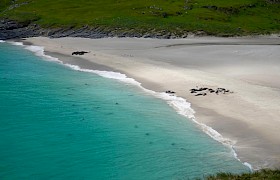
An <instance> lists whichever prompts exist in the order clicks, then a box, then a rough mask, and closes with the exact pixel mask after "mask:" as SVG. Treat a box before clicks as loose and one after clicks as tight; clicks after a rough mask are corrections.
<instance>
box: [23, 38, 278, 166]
mask: <svg viewBox="0 0 280 180" xmlns="http://www.w3.org/2000/svg"><path fill="white" fill-rule="evenodd" d="M206 39H207V38H206ZM221 39H224V38H213V39H212V38H210V41H211V42H212V41H214V42H215V41H220V40H221ZM103 40H104V39H103ZM192 40H193V41H194V42H195V43H197V44H199V43H200V41H205V38H204V39H203V38H202V39H200V38H198V39H192ZM231 40H232V39H231ZM233 40H234V39H233ZM52 41H53V42H52ZM65 41H66V42H65ZM69 41H70V43H69ZM71 41H72V43H71ZM95 41H98V43H96V42H95ZM101 41H102V39H101V40H88V39H80V38H77V39H75V38H63V39H47V38H31V39H28V40H27V42H31V43H32V44H34V45H39V46H43V47H45V49H46V51H48V52H54V53H60V54H64V55H66V56H67V57H72V56H69V54H70V52H71V51H75V50H79V49H80V50H92V51H91V53H89V54H86V55H84V56H81V57H79V58H78V59H79V60H77V59H75V58H76V57H75V58H74V59H75V60H74V59H72V58H70V61H72V62H71V63H70V62H67V61H64V63H65V62H66V63H69V64H72V63H74V64H75V63H78V64H76V65H78V66H84V67H81V68H85V67H86V69H93V68H97V69H98V68H101V69H102V68H108V69H110V68H111V69H113V70H115V71H118V72H121V73H124V74H126V75H127V76H128V77H132V78H133V79H136V80H137V81H138V82H140V83H141V84H142V86H143V87H144V88H146V89H151V90H153V91H156V92H165V91H166V90H175V91H176V92H177V93H176V94H177V96H179V97H183V98H184V99H186V100H187V101H188V102H191V104H192V108H193V109H194V110H195V111H196V112H197V113H196V120H197V121H198V122H199V123H203V124H206V125H207V126H210V127H213V128H214V129H215V130H216V131H218V132H219V133H221V134H222V135H223V137H225V138H226V139H231V140H233V142H235V144H234V149H235V150H236V152H237V154H238V158H239V159H241V161H242V162H249V163H250V164H252V166H253V168H254V169H260V168H265V167H279V156H278V155H279V154H280V153H279V151H277V149H276V148H277V147H278V146H277V145H278V144H277V143H279V139H278V138H275V137H274V136H275V135H277V133H276V132H277V131H276V132H274V134H273V135H274V136H269V137H267V136H268V135H267V134H264V132H262V131H261V132H259V131H256V130H260V129H258V128H256V127H253V128H252V127H250V128H248V127H246V126H248V125H250V126H252V124H250V122H248V121H246V120H244V119H243V118H244V117H242V116H241V117H240V116H234V115H233V114H232V113H230V112H228V111H230V108H224V105H228V104H230V103H234V102H238V101H239V103H240V101H241V100H242V103H240V104H242V105H243V107H241V108H240V107H234V108H236V109H234V110H235V112H236V111H241V110H242V109H243V108H246V107H249V108H250V107H252V102H250V100H252V99H250V96H249V98H247V99H246V98H245V99H243V98H240V94H238V93H239V91H240V90H244V88H240V87H238V88H237V90H236V88H235V86H236V85H230V84H229V83H226V82H227V81H230V82H231V83H233V84H239V85H241V87H242V86H247V87H249V88H253V90H255V93H256V92H257V93H260V92H263V91H262V90H263V89H262V88H268V87H266V86H260V87H258V85H253V84H248V83H247V82H244V81H240V80H239V79H236V78H235V77H234V78H233V77H225V76H224V75H222V76H221V75H220V74H217V73H213V72H212V69H210V71H208V70H207V71H205V70H204V69H203V68H202V69H201V68H197V67H195V68H193V67H183V64H184V62H181V61H180V57H177V61H176V63H177V64H176V63H175V65H174V64H171V63H172V62H169V61H168V60H166V59H167V58H170V57H166V56H164V57H163V58H164V60H163V61H162V59H163V58H162V57H161V56H160V55H158V54H153V53H152V52H151V51H150V52H148V53H147V54H148V55H151V54H152V55H153V57H152V58H151V57H147V56H146V57H145V56H144V57H143V56H139V54H137V52H136V53H135V51H140V52H142V53H143V52H144V51H145V52H146V51H149V48H151V49H152V50H154V48H155V47H160V46H163V49H164V51H165V50H167V51H168V50H170V48H171V51H173V52H174V51H175V53H174V54H175V55H176V54H177V53H180V51H179V52H178V51H177V49H174V46H171V45H174V44H178V43H177V42H166V41H168V40H154V39H145V40H143V39H140V40H139V39H122V40H120V39H114V38H111V39H105V40H104V41H106V42H107V41H108V42H107V43H110V44H111V45H109V46H108V45H106V44H105V45H104V44H101V45H98V44H99V43H100V42H101ZM118 41H121V42H118ZM126 41H128V42H126ZM131 41H132V42H131ZM136 41H140V42H136ZM146 41H147V42H146ZM154 41H160V42H154ZM171 41H172V40H171ZM174 41H176V40H174ZM177 41H179V43H181V41H184V40H177ZM208 41H209V39H208ZM211 42H210V43H211ZM114 43H115V44H114ZM187 43H188V42H187ZM212 43H213V42H212ZM77 44H78V45H79V49H78V48H77V47H75V46H76V45H77ZM119 44H122V45H123V46H124V48H123V49H122V48H120V49H119V48H118V49H117V50H115V49H116V47H117V45H119ZM139 44H140V45H139ZM151 44H152V47H149V46H151ZM170 44H171V45H170ZM245 44H246V43H245ZM247 44H248V43H247ZM255 44H256V42H255ZM65 45H68V46H69V47H65ZM90 45H91V46H94V48H92V47H91V46H90ZM204 45H205V46H194V45H193V44H190V45H189V46H190V47H191V48H194V47H195V48H198V49H199V48H201V47H209V46H208V45H207V43H205V44H204ZM253 45H254V42H253ZM88 46H89V47H90V48H91V49H85V48H87V47H88ZM133 46H135V47H136V48H135V47H133ZM182 46H184V47H185V45H182ZM213 46H215V45H213ZM229 46H238V45H229ZM259 46H261V45H259ZM272 46H273V45H272ZM274 46H276V47H277V45H274ZM97 47H101V48H100V49H97V50H96V48H97ZM75 48H77V49H75ZM102 48H103V49H102ZM106 48H107V49H106ZM114 48H115V49H114ZM127 48H128V49H129V50H126V49H127ZM161 48H162V47H160V48H157V49H161ZM176 48H178V46H177V47H176ZM276 49H277V48H276ZM119 51H121V52H119ZM128 52H130V53H134V54H132V55H131V54H128ZM149 53H150V54H149ZM160 53H163V52H162V50H161V51H160ZM181 53H182V50H181ZM194 53H195V54H196V51H194ZM219 53H220V52H219ZM49 54H50V53H49ZM174 54H173V55H174ZM171 55H172V53H171ZM54 57H56V56H55V55H54ZM157 58H158V60H155V59H157ZM165 58H166V59H165ZM68 61H69V59H68ZM79 63H80V64H79ZM96 64H98V66H96ZM90 65H91V66H92V67H91V68H88V67H89V66H90ZM179 65H182V67H181V66H179ZM191 65H192V66H195V64H191ZM135 67H137V68H135ZM99 70H100V69H99ZM162 76H164V77H162ZM205 79H206V80H205ZM257 83H260V82H257ZM221 84H226V85H227V88H229V89H231V90H233V91H234V92H236V93H234V94H231V95H226V96H224V97H221V98H220V99H218V100H217V98H218V97H213V96H212V95H211V96H210V95H209V96H206V97H193V96H191V95H190V94H189V93H188V92H187V91H188V89H190V88H191V87H195V85H199V86H200V87H201V86H210V87H219V86H220V85H221ZM276 84H277V83H276ZM255 86H257V88H256V87H255ZM169 87H172V89H169ZM277 87H278V84H277V85H276V89H277ZM254 88H255V89H254ZM259 91H260V92H259ZM271 92H273V91H271ZM278 92H279V91H277V92H273V93H274V95H279V94H278ZM246 93H247V94H248V92H246ZM246 93H245V95H246ZM241 95H244V94H241ZM248 95H251V94H250V93H249V94H248ZM276 97H277V96H276ZM251 98H252V97H251ZM268 98H271V97H268ZM236 100H238V101H236ZM258 100H259V99H258ZM276 100H277V98H276ZM207 102H208V103H207ZM209 102H210V104H211V103H213V104H215V106H216V107H215V108H212V107H211V105H209ZM243 103H244V104H243ZM245 103H247V104H245ZM268 104H269V103H268ZM268 104H266V107H267V106H268ZM253 105H256V104H253ZM276 105H278V104H277V103H276ZM217 107H218V108H217ZM221 107H223V108H222V109H221ZM211 108H212V109H211ZM253 108H255V109H253V112H247V113H246V114H245V115H252V113H255V112H256V111H254V110H259V109H258V108H259V107H253ZM275 108H276V109H277V107H275ZM225 109H226V112H221V110H225ZM262 110H263V109H262ZM251 111H252V110H251ZM263 111H264V110H263ZM264 112H265V111H264ZM269 113H271V112H269ZM274 113H276V112H274ZM277 115H278V114H277V113H276V116H277ZM232 116H233V117H232ZM243 116H244V115H243ZM271 117H273V116H271ZM251 120H252V119H251ZM272 120H273V121H275V119H272ZM223 121H226V122H223ZM278 123H279V122H276V128H277V127H279V124H278ZM262 124H263V122H262V121H259V122H258V124H257V125H262ZM274 127H275V126H274ZM262 129H263V128H262ZM271 130H274V131H275V129H273V127H270V129H269V131H271ZM235 131H237V132H238V133H236V132H235ZM255 131H256V132H255ZM244 133H245V135H243V134H244ZM266 133H267V132H266ZM275 133H276V134H275ZM240 134H241V135H240ZM268 134H270V132H268ZM248 135H249V136H248ZM254 136H256V137H257V138H253V137H254ZM250 138H251V139H250ZM273 138H274V139H273ZM267 140H269V141H271V142H273V143H274V144H273V143H272V145H271V144H270V143H266V142H267ZM257 141H259V142H257ZM268 145H269V146H268ZM274 146H275V147H274ZM266 147H268V148H266ZM271 150H272V151H271ZM250 151H251V153H250ZM252 152H254V153H252ZM256 156H261V157H256ZM273 157H274V158H273Z"/></svg>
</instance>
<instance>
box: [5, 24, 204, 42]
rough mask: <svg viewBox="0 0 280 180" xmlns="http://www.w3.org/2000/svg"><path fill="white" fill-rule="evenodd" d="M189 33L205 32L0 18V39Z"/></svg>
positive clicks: (158, 36) (170, 36)
mask: <svg viewBox="0 0 280 180" xmlns="http://www.w3.org/2000/svg"><path fill="white" fill-rule="evenodd" d="M189 35H196V36H205V35H207V34H206V33H205V32H202V31H198V32H195V33H189V32H180V34H176V33H174V32H173V33H171V32H168V31H157V30H156V29H150V30H146V31H145V32H144V31H143V32H138V31H137V30H136V29H122V28H106V27H95V28H94V27H88V26H84V27H82V28H79V29H77V28H72V27H69V28H42V27H40V26H39V25H37V24H34V23H29V24H28V23H18V22H16V21H12V20H8V19H2V20H0V40H7V39H19V38H28V37H36V36H45V37H50V38H61V37H84V38H92V39H97V38H106V37H138V38H140V37H143V38H159V39H174V38H186V37H187V36H189Z"/></svg>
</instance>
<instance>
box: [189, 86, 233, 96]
mask: <svg viewBox="0 0 280 180" xmlns="http://www.w3.org/2000/svg"><path fill="white" fill-rule="evenodd" d="M190 93H191V94H194V95H195V96H206V95H207V94H209V93H210V94H212V93H214V94H216V95H219V94H228V93H233V92H232V91H230V90H228V89H225V88H216V89H212V88H207V87H201V88H196V89H190Z"/></svg>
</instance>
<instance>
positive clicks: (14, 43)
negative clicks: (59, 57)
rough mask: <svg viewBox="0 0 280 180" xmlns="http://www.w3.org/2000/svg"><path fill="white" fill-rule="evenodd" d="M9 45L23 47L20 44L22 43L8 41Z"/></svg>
mask: <svg viewBox="0 0 280 180" xmlns="http://www.w3.org/2000/svg"><path fill="white" fill-rule="evenodd" d="M9 43H11V44H12V45H15V46H23V43H22V42H13V41H9Z"/></svg>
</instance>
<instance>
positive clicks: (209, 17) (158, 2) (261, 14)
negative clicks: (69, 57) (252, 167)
mask: <svg viewBox="0 0 280 180" xmlns="http://www.w3.org/2000/svg"><path fill="white" fill-rule="evenodd" d="M0 18H2V19H3V18H8V19H11V20H16V21H19V22H21V23H31V22H32V23H36V24H39V25H40V26H41V27H48V28H50V27H52V28H54V27H64V28H80V27H83V26H87V27H102V28H105V29H114V30H116V29H117V30H119V31H135V32H140V33H141V32H145V31H146V32H147V31H157V32H159V33H160V32H163V33H164V32H172V33H175V34H180V33H183V32H184V33H185V32H199V31H203V32H205V33H206V34H208V35H220V36H227V35H230V36H232V35H247V34H267V33H279V32H280V0H141V1H140V0H0Z"/></svg>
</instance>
